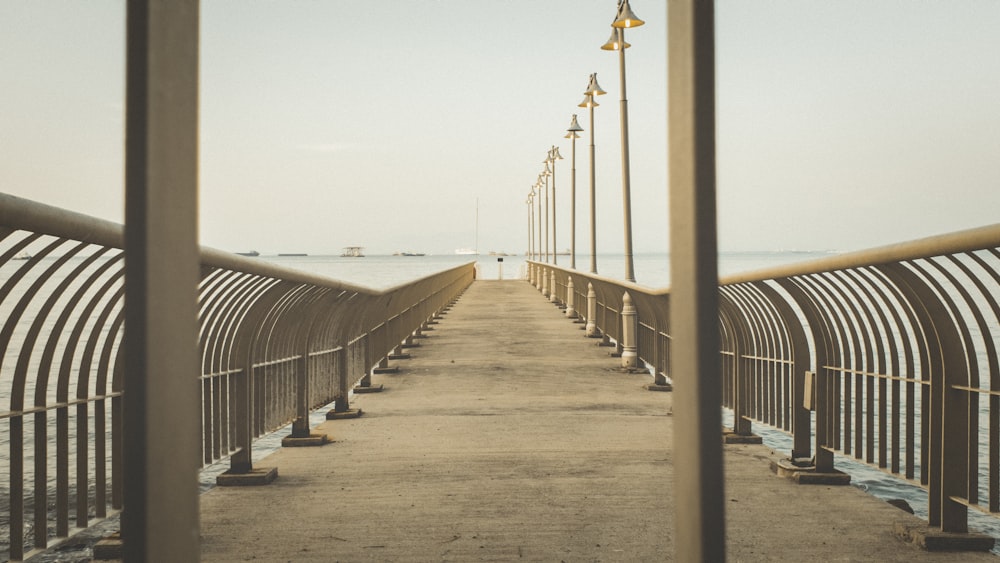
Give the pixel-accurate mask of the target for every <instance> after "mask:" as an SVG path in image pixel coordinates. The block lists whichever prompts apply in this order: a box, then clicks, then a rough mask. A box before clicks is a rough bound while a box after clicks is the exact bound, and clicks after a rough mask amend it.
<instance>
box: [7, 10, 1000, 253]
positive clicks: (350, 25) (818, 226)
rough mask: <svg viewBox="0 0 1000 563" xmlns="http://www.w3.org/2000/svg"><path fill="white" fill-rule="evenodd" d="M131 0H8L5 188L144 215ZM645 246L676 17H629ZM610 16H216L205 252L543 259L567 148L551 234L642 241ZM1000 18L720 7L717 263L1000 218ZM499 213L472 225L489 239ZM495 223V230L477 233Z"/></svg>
mask: <svg viewBox="0 0 1000 563" xmlns="http://www.w3.org/2000/svg"><path fill="white" fill-rule="evenodd" d="M124 5H125V2H124V1H123V0H87V1H83V0H31V1H28V0H0V191H2V192H6V193H9V194H13V195H17V196H20V197H25V198H28V199H32V200H35V201H39V202H42V203H46V204H50V205H55V206H57V207H62V208H65V209H69V210H72V211H77V212H81V213H85V214H88V215H93V216H97V217H101V218H105V219H109V220H113V221H116V222H121V221H122V220H123V216H124V212H123V210H124V202H123V197H124V184H123V170H124V155H123V143H124V101H123V100H124V94H125V92H124V62H125V52H124V45H125V8H124ZM631 6H632V9H633V11H634V12H635V13H636V14H637V15H638V16H639V17H640V18H642V19H643V20H645V21H646V25H644V26H642V27H639V28H636V29H633V30H629V31H628V33H627V36H626V39H627V41H628V42H629V43H631V44H632V47H631V48H630V49H628V50H627V52H626V71H627V74H626V78H627V92H628V113H629V119H630V121H629V130H630V149H631V159H630V163H631V177H632V178H631V204H632V222H633V239H634V242H633V248H634V252H635V253H636V254H640V253H649V252H663V251H665V250H666V249H667V248H668V245H669V236H668V230H669V223H668V219H667V218H668V203H667V199H668V196H667V194H668V189H669V188H668V186H667V177H668V176H667V150H668V148H667V142H666V137H667V135H666V131H667V118H666V105H667V80H666V45H667V37H666V3H665V2H652V1H648V0H632V1H631ZM615 8H616V0H544V1H537V0H535V1H530V0H368V1H364V2H357V1H353V2H347V1H344V0H202V4H201V45H200V52H201V63H200V64H201V66H200V75H201V83H200V132H199V144H200V147H199V151H200V156H199V170H200V172H199V197H200V233H199V235H200V240H201V242H202V244H204V245H207V246H211V247H215V248H219V249H223V250H231V251H247V250H250V249H255V250H258V251H260V252H261V253H265V254H269V253H278V252H308V253H311V254H336V253H339V252H340V249H341V248H342V247H344V246H363V247H365V248H366V249H367V250H366V252H367V253H369V254H388V253H392V252H394V251H407V252H426V253H437V254H444V253H451V252H453V250H454V249H455V248H458V247H473V246H475V245H476V242H477V232H478V246H479V249H480V251H481V252H484V253H485V252H486V251H489V250H495V251H498V252H517V253H522V252H524V250H525V249H526V248H527V239H528V207H527V204H526V198H527V194H528V192H529V191H530V189H531V186H532V184H534V182H535V180H536V179H537V177H538V174H539V173H540V172H541V171H542V168H543V163H542V161H543V160H544V158H545V156H546V153H547V151H548V149H549V148H550V147H551V146H553V145H556V146H558V147H559V149H560V152H561V154H562V156H563V157H564V160H562V161H559V162H558V163H557V165H556V194H557V195H556V204H557V205H556V206H555V207H556V213H557V219H556V226H557V232H556V237H557V239H556V240H557V242H556V244H557V245H558V247H559V248H567V247H568V246H569V238H570V237H569V234H570V230H569V228H570V204H571V198H570V176H571V175H570V169H571V166H572V164H571V160H572V157H571V155H572V152H573V150H572V145H571V144H570V142H569V140H568V139H565V138H564V137H563V136H564V135H565V133H566V128H567V127H568V126H569V123H570V118H571V116H572V115H573V114H574V113H576V114H579V122H580V125H581V126H582V127H583V128H584V129H585V130H586V131H584V132H583V133H582V138H581V139H579V140H578V141H577V142H576V170H577V186H576V190H577V200H576V214H577V230H576V237H577V254H578V257H579V256H581V255H584V254H586V253H587V252H589V242H588V239H589V224H588V219H587V218H588V216H589V203H588V195H587V194H588V190H589V179H588V169H589V160H588V157H587V153H588V151H587V144H588V142H589V141H588V136H589V134H590V129H591V124H590V122H589V118H588V116H587V113H586V110H585V109H584V108H579V107H577V104H579V103H580V102H581V101H582V99H583V90H584V89H585V87H586V85H587V79H588V76H589V75H590V73H592V72H596V73H597V76H598V81H599V83H600V85H601V87H602V88H603V89H604V90H606V91H607V92H608V93H607V95H604V96H601V97H599V98H598V102H599V103H600V104H601V105H600V107H598V108H597V109H596V110H595V118H594V125H593V129H594V134H595V145H596V159H595V169H596V186H595V189H596V194H597V200H598V208H597V239H598V252H601V253H620V252H621V251H622V248H623V239H624V237H623V228H622V223H623V222H622V215H623V212H622V210H623V202H622V186H621V136H620V127H619V103H620V101H619V100H620V83H619V78H618V77H619V66H618V56H617V53H615V52H608V51H602V50H601V49H600V46H601V45H602V44H603V43H604V42H605V41H606V40H607V38H608V36H609V35H610V32H611V27H610V23H611V21H612V20H613V19H614V15H615ZM998 29H1000V2H998V1H996V0H940V1H933V0H880V1H877V2H873V1H870V0H865V1H854V0H837V1H833V0H827V1H818V0H755V1H750V0H717V2H716V36H717V37H716V42H717V48H716V49H717V53H716V74H717V106H716V107H717V171H718V188H717V191H718V194H717V195H718V225H719V246H720V249H721V250H723V251H741V250H859V249H864V248H869V247H875V246H881V245H885V244H891V243H895V242H901V241H906V240H911V239H915V238H922V237H925V236H931V235H935V234H942V233H947V232H952V231H956V230H962V229H966V228H972V227H978V226H982V225H987V224H992V223H995V222H997V220H998V219H997V217H998V215H997V210H998V209H1000V165H998V163H1000V56H998V55H997V54H998V53H1000V33H998V32H997V30H998ZM477 210H478V221H477ZM477 225H478V229H477Z"/></svg>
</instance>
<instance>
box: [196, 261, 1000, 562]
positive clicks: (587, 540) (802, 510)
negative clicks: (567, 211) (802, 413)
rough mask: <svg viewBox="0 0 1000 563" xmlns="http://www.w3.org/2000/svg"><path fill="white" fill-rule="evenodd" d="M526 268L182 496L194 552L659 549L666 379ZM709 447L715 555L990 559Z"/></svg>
mask: <svg viewBox="0 0 1000 563" xmlns="http://www.w3.org/2000/svg"><path fill="white" fill-rule="evenodd" d="M580 326H581V325H578V324H573V323H572V322H570V321H569V320H567V319H566V318H565V317H564V315H563V314H562V312H561V311H560V310H559V309H557V308H556V307H554V306H553V305H551V304H548V303H546V302H545V301H544V300H543V298H542V297H541V296H540V295H539V293H538V292H537V291H536V290H535V289H534V288H533V287H531V286H530V285H529V284H527V283H526V282H515V281H508V282H501V281H493V282H489V281H477V282H475V283H474V284H473V285H472V286H471V287H470V288H469V290H468V291H467V292H466V293H465V294H464V295H463V296H462V298H461V299H460V300H459V302H458V303H457V304H456V306H455V307H454V308H453V309H452V310H451V311H450V312H449V313H448V314H447V315H446V316H445V317H444V318H443V319H442V321H441V322H440V324H438V325H436V330H434V331H432V332H427V333H426V334H427V335H428V338H426V339H423V340H422V341H421V344H422V346H421V347H419V348H414V349H411V350H409V351H410V353H411V354H412V356H413V357H412V359H410V360H401V361H399V362H393V365H398V366H399V367H400V372H399V373H398V374H390V375H377V376H375V377H374V383H375V384H378V383H383V384H384V385H385V387H386V389H385V391H384V392H382V393H377V394H366V395H361V396H358V397H356V398H355V399H354V402H353V403H352V406H359V407H361V408H362V409H363V410H364V413H365V414H364V416H363V417H361V418H358V419H354V420H344V421H329V422H326V423H324V424H323V425H321V426H320V427H318V428H317V429H316V430H317V431H321V432H326V433H328V434H329V435H330V437H331V438H332V439H334V440H335V441H336V442H335V443H333V444H329V445H327V446H323V447H320V448H288V449H284V450H282V451H280V452H278V453H276V454H274V455H272V456H270V457H269V458H267V459H266V460H265V461H264V462H263V463H261V464H259V465H262V466H277V467H278V471H279V477H278V479H277V481H275V482H274V483H273V484H271V485H268V486H264V487H256V488H230V487H226V488H215V489H213V490H211V491H209V492H208V493H206V494H204V495H203V496H202V498H201V506H202V521H201V527H202V538H203V544H202V554H203V555H202V559H203V560H204V561H671V560H673V547H672V539H671V538H672V536H673V533H674V521H675V520H674V519H675V518H683V517H684V516H683V515H675V514H674V512H673V490H674V488H675V486H683V485H675V483H674V481H673V474H672V465H671V463H672V459H673V452H672V432H673V424H672V418H671V416H670V415H669V413H670V410H671V401H672V399H673V395H672V394H671V393H662V392H650V391H646V390H645V389H643V388H642V384H644V383H647V382H649V381H650V378H647V377H644V376H641V375H626V374H622V373H619V372H617V371H615V367H616V366H617V365H618V362H619V360H617V359H613V358H609V357H608V349H607V348H599V347H597V346H596V345H595V341H594V340H590V339H586V338H584V337H583V331H582V330H580V329H579V327H580ZM777 457H780V455H779V454H777V453H775V452H772V451H771V450H770V449H769V448H767V447H766V446H759V445H729V446H726V447H725V464H726V468H725V472H726V483H725V487H726V498H727V499H728V500H729V502H728V503H727V506H726V509H727V515H726V517H727V525H726V530H719V535H718V538H719V541H725V542H726V544H727V554H728V558H729V560H730V561H795V560H802V561H809V560H813V561H815V560H825V561H901V562H902V561H906V562H912V561H958V560H961V561H978V560H983V561H987V560H989V561H995V558H993V557H992V556H991V555H989V554H968V553H966V554H948V553H928V552H925V551H922V550H920V549H919V548H917V547H915V546H913V545H910V544H906V543H903V542H902V541H900V540H898V539H897V538H896V537H895V536H894V535H893V523H894V522H895V521H901V520H903V521H912V522H915V523H918V522H919V519H916V518H915V517H912V516H910V515H908V514H906V513H904V512H902V511H901V510H899V509H897V508H894V507H892V506H890V505H889V504H887V503H885V502H883V501H881V500H878V499H876V498H874V497H871V496H868V495H867V494H865V493H864V492H862V491H860V490H858V489H856V488H854V487H829V486H801V485H795V484H793V483H792V482H790V481H787V480H785V479H783V478H780V477H777V476H776V475H774V474H773V473H771V471H770V469H769V464H770V461H771V460H772V459H774V458H777Z"/></svg>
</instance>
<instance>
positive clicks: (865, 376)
mask: <svg viewBox="0 0 1000 563" xmlns="http://www.w3.org/2000/svg"><path fill="white" fill-rule="evenodd" d="M529 279H530V281H531V282H532V283H533V284H535V285H536V286H537V287H539V289H540V290H541V291H542V293H543V295H546V296H548V297H549V299H550V300H554V301H555V302H557V303H560V304H562V305H568V304H570V303H572V304H573V305H574V307H573V309H574V310H575V312H576V313H577V314H579V315H581V316H583V317H585V318H587V320H588V322H593V323H594V324H595V326H596V327H597V329H598V330H599V331H601V332H602V333H604V334H605V335H608V336H609V337H610V338H613V339H619V335H625V336H627V335H628V334H629V331H627V330H624V329H623V326H624V323H625V322H636V323H637V334H638V336H637V338H636V339H635V340H636V341H635V342H627V341H626V342H621V341H620V340H619V342H618V345H619V346H620V347H621V346H625V347H628V346H635V348H636V353H637V355H638V357H639V358H640V359H641V360H642V361H644V362H645V363H646V364H647V365H648V366H652V368H653V372H654V374H655V376H656V377H657V378H662V377H669V376H670V375H671V374H670V363H669V354H670V327H669V323H668V318H669V291H668V290H651V289H648V288H643V287H641V286H637V285H635V284H630V283H624V282H619V281H615V280H610V279H607V278H600V277H597V276H590V275H587V274H583V273H581V272H577V271H573V270H567V269H563V268H559V267H556V266H552V265H550V264H544V263H538V262H532V263H531V265H530V273H529ZM570 280H572V283H570ZM588 284H589V285H590V286H591V287H593V290H594V293H595V295H596V299H595V301H596V303H598V305H597V306H596V307H595V308H592V309H591V310H590V311H589V312H588V310H587V307H586V306H583V307H580V306H579V305H578V304H579V303H581V302H582V303H586V302H587V301H586V299H587V286H588ZM570 287H572V288H573V289H572V290H570ZM553 293H554V294H555V297H554V298H553V297H552V294H553ZM626 293H627V294H628V295H629V296H630V298H631V301H632V302H634V304H635V308H636V320H635V321H630V320H623V318H624V317H625V315H623V310H626V308H625V304H624V301H623V296H624V295H625V294H626ZM592 307H593V306H592ZM567 310H569V308H567ZM719 330H720V335H721V342H722V345H723V348H722V350H720V354H721V355H722V373H721V374H720V384H721V385H722V386H723V394H722V395H723V403H724V406H726V407H728V408H731V409H732V410H733V411H734V415H735V416H734V421H735V422H734V431H735V432H736V433H737V434H749V433H750V431H751V429H750V426H751V422H752V421H756V422H760V423H764V424H767V425H770V426H773V427H776V428H779V429H782V430H784V431H787V432H790V433H791V434H792V436H793V440H794V442H793V443H794V445H793V449H792V452H791V458H792V459H793V460H799V461H802V462H803V465H805V464H806V463H805V462H809V464H811V465H812V467H813V470H814V471H817V472H828V471H833V463H834V458H833V454H834V452H839V453H841V454H843V455H846V456H851V457H853V458H855V459H857V460H858V461H861V462H864V463H867V464H869V465H871V466H873V467H877V468H879V469H881V470H883V471H886V472H888V473H891V474H892V475H894V476H897V477H899V478H902V479H905V480H908V481H911V482H914V483H915V484H918V485H920V486H922V487H923V488H925V489H926V490H927V494H928V513H929V517H928V519H929V523H930V524H931V525H932V526H938V527H940V528H941V530H943V531H946V532H965V531H967V529H968V523H967V520H968V510H967V509H968V508H973V509H978V510H980V511H982V512H986V513H993V514H996V513H998V512H1000V361H998V358H997V349H998V347H1000V225H994V226H989V227H983V228H979V229H973V230H968V231H963V232H958V233H954V234H949V235H944V236H939V237H932V238H928V239H922V240H918V241H913V242H909V243H904V244H898V245H893V246H887V247H883V248H878V249H874V250H869V251H862V252H856V253H849V254H842V255H837V256H832V257H830V258H826V259H822V260H818V261H813V262H808V263H804V264H795V265H789V266H782V267H777V268H770V269H767V270H762V271H757V272H751V273H747V274H741V275H736V276H728V277H726V278H723V279H722V280H720V287H719ZM676 380H677V384H679V385H683V380H684V374H678V376H677V378H676ZM814 427H815V428H814Z"/></svg>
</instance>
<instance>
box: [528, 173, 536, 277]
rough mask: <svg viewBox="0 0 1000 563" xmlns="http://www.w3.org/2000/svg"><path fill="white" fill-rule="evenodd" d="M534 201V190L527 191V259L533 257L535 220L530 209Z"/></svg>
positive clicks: (532, 258)
mask: <svg viewBox="0 0 1000 563" xmlns="http://www.w3.org/2000/svg"><path fill="white" fill-rule="evenodd" d="M534 202H535V191H534V189H532V191H530V192H528V201H527V202H526V203H527V204H528V260H534V259H535V222H534V217H533V213H532V211H534V210H533V209H532V204H533V203H534Z"/></svg>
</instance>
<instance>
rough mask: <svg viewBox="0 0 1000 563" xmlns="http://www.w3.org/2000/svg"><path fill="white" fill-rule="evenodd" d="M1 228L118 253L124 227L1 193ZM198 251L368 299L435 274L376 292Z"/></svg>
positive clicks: (226, 264)
mask: <svg viewBox="0 0 1000 563" xmlns="http://www.w3.org/2000/svg"><path fill="white" fill-rule="evenodd" d="M0 225H7V226H10V227H14V228H15V229H20V230H24V231H32V232H42V233H45V234H48V235H52V236H56V237H62V238H67V239H73V240H78V241H81V242H87V243H91V244H96V245H101V246H109V247H113V248H119V249H120V248H123V247H124V226H123V225H121V224H120V223H115V222H114V221H108V220H107V219H99V218H97V217H91V216H89V215H84V214H82V213H77V212H75V211H69V210H66V209H61V208H58V207H54V206H51V205H47V204H44V203H40V202H37V201H31V200H29V199H24V198H21V197H17V196H13V195H10V194H6V193H3V192H0ZM200 250H201V263H202V265H203V266H209V267H213V268H223V269H227V270H236V271H239V272H244V273H247V274H255V275H259V276H266V277H272V278H280V279H283V280H286V281H291V282H295V283H305V284H310V285H316V286H320V287H327V288H331V289H337V290H340V291H350V292H354V293H360V294H363V295H371V296H382V295H388V294H390V293H393V292H395V291H398V290H400V289H401V288H403V287H405V286H409V285H412V284H415V283H419V282H421V281H423V280H426V279H428V278H431V277H434V276H435V275H437V273H435V274H430V275H427V276H424V277H422V278H417V279H414V280H411V281H408V282H404V283H400V284H396V285H394V286H391V287H387V288H382V289H376V288H371V287H366V286H363V285H357V284H352V283H349V282H345V281H341V280H337V279H334V278H328V277H324V276H320V275H316V274H311V273H309V272H303V271H301V270H296V269H294V268H287V267H284V266H279V265H277V264H274V263H271V262H267V261H264V260H252V259H250V258H246V257H244V256H240V255H239V254H234V253H232V252H226V251H224V250H219V249H216V248H212V247H209V246H201V247H200ZM471 263H472V262H467V263H463V264H460V265H458V266H455V267H454V268H451V269H448V270H443V271H445V272H447V271H454V270H458V269H460V268H465V267H467V266H468V265H469V264H471Z"/></svg>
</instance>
